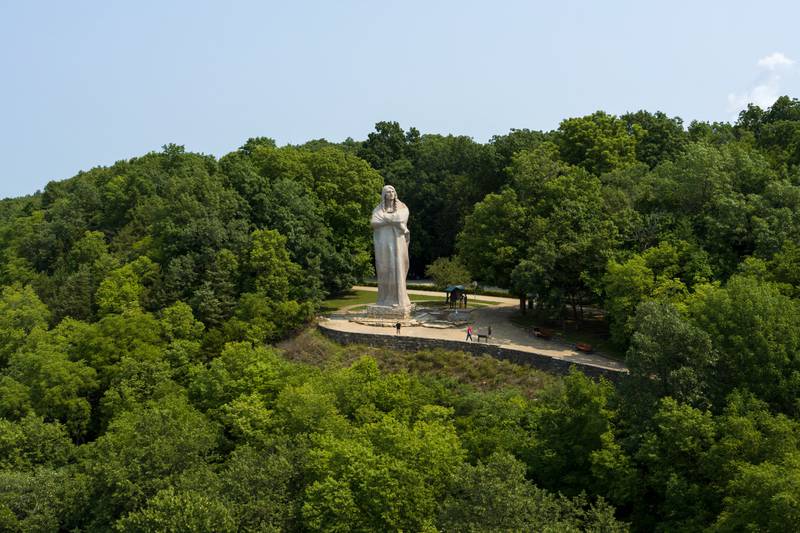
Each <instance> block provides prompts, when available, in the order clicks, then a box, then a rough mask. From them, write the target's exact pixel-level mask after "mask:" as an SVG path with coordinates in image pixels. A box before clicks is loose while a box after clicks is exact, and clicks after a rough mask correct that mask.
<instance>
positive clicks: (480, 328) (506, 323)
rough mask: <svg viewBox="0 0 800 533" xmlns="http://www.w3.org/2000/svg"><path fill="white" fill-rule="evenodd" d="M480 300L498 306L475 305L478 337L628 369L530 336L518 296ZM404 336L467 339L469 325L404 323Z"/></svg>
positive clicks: (338, 323) (362, 329) (337, 326)
mask: <svg viewBox="0 0 800 533" xmlns="http://www.w3.org/2000/svg"><path fill="white" fill-rule="evenodd" d="M353 290H359V291H375V292H377V291H378V289H377V288H376V287H363V286H357V287H353ZM408 292H409V294H421V295H426V294H430V295H435V296H440V295H441V293H440V292H435V291H423V290H416V289H409V291H408ZM469 299H470V300H472V299H474V300H476V301H480V302H492V303H495V304H496V305H491V306H485V307H480V308H475V309H473V310H472V312H471V313H470V323H471V324H472V328H473V330H474V331H475V333H474V334H473V337H475V339H476V340H477V333H486V331H487V328H488V327H489V326H491V327H492V340H491V344H494V345H498V346H500V347H502V348H510V349H514V350H520V351H524V352H531V353H537V354H539V355H544V356H547V357H554V358H557V359H562V360H565V361H570V362H575V363H577V364H583V365H589V366H596V367H599V368H604V369H606V370H613V371H618V372H624V371H626V370H627V369H626V367H625V365H624V364H623V363H621V362H619V361H616V360H614V359H609V358H608V357H604V356H603V355H601V354H598V353H591V354H587V353H583V352H578V351H576V350H573V349H571V348H570V347H569V346H567V345H564V344H561V343H558V342H556V341H547V340H544V339H539V338H536V337H533V336H532V335H530V334H529V333H528V332H527V331H525V330H524V329H522V328H520V327H518V326H516V325H514V324H513V323H512V322H511V320H510V319H511V316H512V314H513V313H514V312H515V311H516V310H517V308H518V307H519V300H517V299H515V298H503V297H499V296H478V295H476V296H470V297H469ZM320 325H321V326H323V327H326V328H330V329H333V330H338V331H350V332H355V333H369V334H373V335H394V334H395V331H394V328H393V327H379V326H368V325H365V324H356V323H355V322H350V321H349V320H347V319H346V318H327V319H322V320H320ZM401 333H402V335H403V336H407V337H418V338H422V339H446V340H452V341H463V342H466V341H465V337H466V328H443V329H442V328H429V327H424V326H404V327H403V329H402V331H401Z"/></svg>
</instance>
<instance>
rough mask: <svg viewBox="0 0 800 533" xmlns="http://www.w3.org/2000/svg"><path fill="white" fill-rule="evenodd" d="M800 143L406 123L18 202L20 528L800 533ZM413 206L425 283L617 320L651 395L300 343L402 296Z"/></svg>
mask: <svg viewBox="0 0 800 533" xmlns="http://www.w3.org/2000/svg"><path fill="white" fill-rule="evenodd" d="M798 125H800V104H798V101H797V100H794V99H790V98H788V97H782V98H779V99H778V100H777V101H776V102H775V103H774V104H773V106H772V107H770V108H769V109H760V108H758V107H755V106H750V107H748V109H747V110H745V111H744V112H743V113H742V114H741V115H740V117H739V121H738V122H737V123H736V124H735V125H730V124H726V123H706V122H693V123H692V124H691V125H690V126H689V128H688V130H686V131H684V128H683V123H682V121H681V119H680V118H677V117H668V116H667V115H665V114H664V113H661V112H655V113H650V112H647V111H638V112H635V113H627V114H625V115H623V116H620V117H616V116H613V115H609V114H607V113H604V112H602V111H598V112H597V113H594V114H592V115H588V116H585V117H579V118H571V119H567V120H564V121H563V122H562V123H561V125H560V127H559V128H558V130H556V131H552V132H537V131H530V130H524V129H516V130H511V131H510V132H509V133H507V134H505V135H497V136H494V137H492V139H491V140H490V141H489V142H488V143H485V144H482V143H479V142H476V141H475V140H473V139H471V138H469V137H465V136H455V135H431V134H425V135H423V134H421V133H420V132H419V131H417V130H416V129H414V128H408V129H407V130H404V129H403V128H401V126H400V125H399V124H398V123H396V122H380V123H378V124H376V126H375V131H374V132H373V133H370V134H369V136H368V137H367V139H365V140H364V141H363V142H360V141H355V140H352V139H348V140H346V141H345V142H343V143H340V144H336V143H331V142H328V141H326V140H324V139H318V140H314V141H309V142H307V143H305V144H302V145H299V146H286V147H278V146H277V145H276V144H275V142H274V141H272V140H271V139H268V138H255V139H250V140H248V141H247V142H246V143H245V144H244V145H243V146H242V147H241V148H240V149H238V150H236V151H234V152H232V153H230V154H227V155H225V156H224V157H222V158H221V159H220V160H219V161H217V160H216V159H215V158H214V157H211V156H206V155H202V154H193V153H189V152H186V150H185V149H184V148H183V147H182V146H179V145H172V144H170V145H166V146H164V147H163V150H162V151H161V152H160V153H149V154H145V155H143V156H141V157H136V158H133V159H130V160H125V161H119V162H117V163H115V164H114V165H112V166H110V167H96V168H94V169H92V170H90V171H87V172H81V173H80V174H78V175H77V176H75V177H73V178H71V179H69V180H65V181H61V182H52V183H50V184H48V185H47V187H46V188H45V190H44V191H43V192H42V193H37V194H36V195H33V196H30V197H26V198H19V199H12V200H4V201H0V250H1V251H2V252H0V283H1V284H2V294H0V529H2V530H4V531H5V530H9V531H36V530H46V531H53V530H64V531H73V530H74V531H108V530H111V529H118V530H126V531H131V530H133V531H151V530H165V531H182V530H218V531H298V530H325V531H329V530H334V531H335V530H341V531H353V530H356V531H373V530H380V531H383V530H406V531H409V530H413V531H435V530H437V531H446V530H457V531H509V530H532V531H582V530H589V531H621V530H625V528H626V526H625V525H624V524H623V523H622V522H619V521H617V519H621V520H625V521H630V522H631V527H632V528H633V529H634V530H637V531H698V530H710V531H740V530H759V531H761V530H763V531H785V530H787V528H788V529H790V528H791V524H792V523H795V522H797V521H798V520H800V518H798V506H797V501H798V498H800V496H799V495H798V490H797V489H798V479H797V476H796V472H797V471H798V467H800V465H799V464H798V457H800V422H798V419H797V417H798V409H799V408H800V403H798V400H797V398H798V397H799V396H800V377H799V376H800V367H798V361H800V356H799V355H798V354H800V328H798V324H800V307H799V304H798V299H797V298H798V295H799V294H800V292H799V291H800V280H799V279H798V271H800V259H799V258H800V251H798V250H800V248H798V246H797V243H798V242H800V181H798V170H799V169H800V151H799V150H798V146H800V142H798V139H800V126H798ZM383 183H392V184H393V185H395V186H396V187H397V189H398V192H399V193H400V197H401V199H403V200H404V202H405V203H406V204H408V205H409V207H410V209H411V213H412V219H411V221H410V226H411V229H412V234H413V235H412V240H411V275H412V276H420V275H422V274H423V269H424V268H425V267H426V266H427V267H428V269H429V275H431V276H432V277H434V278H435V279H437V283H440V284H441V285H447V284H451V283H462V284H463V283H467V282H470V281H471V279H472V278H473V277H474V279H475V280H476V281H478V282H480V283H482V284H494V285H499V286H501V287H502V288H506V289H509V290H510V291H511V292H512V293H513V294H516V295H518V296H520V297H521V298H522V299H523V300H524V299H526V298H533V299H534V301H535V303H536V306H537V308H538V309H537V312H540V313H543V314H549V316H550V317H551V318H560V319H561V320H562V321H563V324H564V326H566V321H567V320H568V318H567V314H566V312H565V310H567V309H568V307H572V311H573V320H574V322H575V324H576V325H578V324H580V321H581V316H582V314H583V311H584V309H585V310H586V312H587V313H591V315H592V318H593V323H596V322H599V317H600V316H601V315H602V316H604V317H605V318H606V319H607V322H608V325H609V328H610V334H611V335H612V337H613V340H614V341H615V342H616V344H617V345H618V346H620V347H628V352H627V364H628V367H629V370H630V375H629V376H627V377H626V378H624V379H622V380H621V383H620V384H619V387H617V388H616V389H615V388H614V387H613V386H612V385H610V384H608V383H606V382H603V381H599V382H595V381H591V380H589V379H588V378H585V377H583V376H582V375H579V374H576V373H573V374H571V375H569V376H567V377H566V378H564V379H560V378H557V377H554V376H546V375H544V374H542V373H539V372H533V371H531V370H529V369H523V368H521V367H517V366H515V365H512V364H511V363H507V362H502V363H501V362H498V361H495V360H493V359H490V358H476V357H473V356H468V355H465V354H454V353H450V352H444V351H442V350H433V351H421V352H416V353H404V352H396V351H393V350H388V349H383V348H368V347H355V346H347V347H341V346H333V345H332V344H331V343H328V342H327V341H322V340H321V339H320V336H319V335H314V334H312V333H303V334H301V335H299V336H294V335H295V334H296V333H297V332H298V331H300V330H302V329H303V328H304V327H305V326H306V325H307V324H308V323H309V322H311V320H312V319H313V316H314V313H315V311H316V310H317V309H318V308H319V304H320V302H321V301H323V300H324V299H325V298H327V297H328V296H329V295H333V296H336V295H340V294H342V293H344V292H345V291H347V290H349V289H350V287H351V286H352V285H353V284H354V283H355V282H356V281H358V280H359V279H361V278H363V277H365V276H368V275H370V274H372V266H371V262H372V261H371V249H372V246H371V230H370V227H369V213H370V212H371V210H372V208H373V207H374V205H375V204H376V203H377V202H378V192H379V190H380V187H381V185H382V184H383ZM456 253H457V255H456ZM459 262H461V263H462V264H463V266H461V265H460V264H459ZM579 310H580V313H579ZM289 337H293V338H291V339H290V340H289V341H288V342H287V338H289ZM279 341H282V344H281V346H283V348H284V349H285V350H286V351H285V352H284V351H282V350H279V349H278V348H275V347H273V346H268V345H267V343H275V342H279ZM603 342H604V340H603ZM514 387H516V388H514ZM534 483H535V484H534ZM559 493H560V494H566V495H568V496H567V497H565V496H560V495H556V494H559ZM606 501H608V502H610V503H611V504H613V505H614V506H615V509H612V508H611V507H610V506H609V505H608V504H606V503H605V502H606ZM615 517H616V518H615Z"/></svg>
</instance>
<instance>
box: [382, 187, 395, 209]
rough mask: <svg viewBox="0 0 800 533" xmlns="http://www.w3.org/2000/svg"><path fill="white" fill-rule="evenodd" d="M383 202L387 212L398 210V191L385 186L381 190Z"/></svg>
mask: <svg viewBox="0 0 800 533" xmlns="http://www.w3.org/2000/svg"><path fill="white" fill-rule="evenodd" d="M381 202H382V203H383V208H384V209H385V210H387V211H394V210H395V209H396V208H397V191H395V190H394V187H392V186H391V185H384V187H383V189H381Z"/></svg>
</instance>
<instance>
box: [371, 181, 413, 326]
mask: <svg viewBox="0 0 800 533" xmlns="http://www.w3.org/2000/svg"><path fill="white" fill-rule="evenodd" d="M370 223H371V225H372V230H373V240H374V243H375V272H376V273H377V275H378V303H377V304H376V305H372V306H369V312H370V314H375V315H384V316H389V317H404V318H407V317H409V316H410V314H411V310H412V305H411V301H410V300H409V299H408V292H407V291H406V276H407V275H408V242H409V240H410V236H411V234H410V233H409V231H408V226H407V224H408V207H406V205H405V204H404V203H403V202H401V201H400V200H398V199H397V191H395V190H394V187H392V186H391V185H386V186H385V187H384V188H383V190H381V203H380V204H378V205H377V206H376V207H375V209H373V210H372V219H371V220H370Z"/></svg>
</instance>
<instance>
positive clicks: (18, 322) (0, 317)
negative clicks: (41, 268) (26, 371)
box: [0, 286, 50, 367]
mask: <svg viewBox="0 0 800 533" xmlns="http://www.w3.org/2000/svg"><path fill="white" fill-rule="evenodd" d="M49 319H50V311H49V310H48V309H47V306H46V305H44V304H43V303H42V301H41V300H40V299H39V297H38V296H36V293H35V292H34V291H33V289H32V288H31V287H30V286H25V287H14V286H6V287H3V293H2V296H0V367H2V366H4V365H5V364H6V363H7V362H8V359H9V357H10V356H11V355H13V354H14V352H16V351H17V349H19V348H20V347H21V346H22V345H23V343H24V342H25V339H26V338H27V336H28V334H29V333H30V332H31V331H33V330H34V329H35V328H40V329H46V328H47V322H48V320H49Z"/></svg>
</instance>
